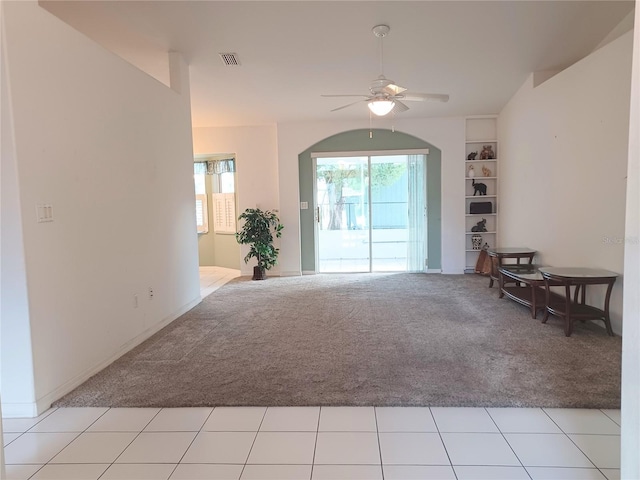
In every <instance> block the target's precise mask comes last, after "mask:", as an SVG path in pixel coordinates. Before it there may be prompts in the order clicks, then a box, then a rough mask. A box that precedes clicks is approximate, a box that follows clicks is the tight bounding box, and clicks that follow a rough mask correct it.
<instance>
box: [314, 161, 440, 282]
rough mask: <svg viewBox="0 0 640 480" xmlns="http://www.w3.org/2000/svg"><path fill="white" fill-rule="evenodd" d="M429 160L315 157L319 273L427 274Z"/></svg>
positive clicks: (317, 263)
mask: <svg viewBox="0 0 640 480" xmlns="http://www.w3.org/2000/svg"><path fill="white" fill-rule="evenodd" d="M427 154H428V150H423V151H411V152H402V151H401V152H364V153H354V152H349V153H348V154H346V153H345V154H340V153H335V152H325V153H317V154H312V158H313V164H314V168H313V171H314V188H315V192H314V207H315V239H316V241H315V245H316V265H317V271H318V272H319V273H335V272H422V271H424V269H425V263H426V245H427V228H426V225H427V218H426V215H427V210H426V187H425V186H426V158H427Z"/></svg>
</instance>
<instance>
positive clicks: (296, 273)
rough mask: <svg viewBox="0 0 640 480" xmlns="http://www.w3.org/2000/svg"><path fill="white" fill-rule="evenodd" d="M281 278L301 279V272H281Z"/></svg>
mask: <svg viewBox="0 0 640 480" xmlns="http://www.w3.org/2000/svg"><path fill="white" fill-rule="evenodd" d="M280 276H281V277H299V276H300V270H285V271H284V272H280Z"/></svg>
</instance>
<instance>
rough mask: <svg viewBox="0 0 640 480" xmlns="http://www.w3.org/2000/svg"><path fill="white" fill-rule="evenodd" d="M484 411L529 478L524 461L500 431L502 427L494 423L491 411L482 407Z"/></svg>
mask: <svg viewBox="0 0 640 480" xmlns="http://www.w3.org/2000/svg"><path fill="white" fill-rule="evenodd" d="M484 411H485V412H487V415H489V418H490V419H491V421H492V422H493V424H494V425H495V426H496V428H497V429H498V432H500V435H501V436H502V438H503V440H504V441H505V443H506V444H507V445H509V449H510V450H511V451H512V452H513V455H514V456H515V457H516V458H517V459H518V462H520V466H521V467H522V469H523V470H524V471H525V473H526V474H527V476H528V477H529V478H532V477H531V474H530V473H529V470H527V468H526V467H525V466H524V463H522V460H520V457H519V456H518V454H517V453H516V451H515V450H514V449H513V447H512V446H511V444H510V443H509V440H507V437H505V435H504V432H503V431H502V429H501V428H500V426H499V425H498V424H497V423H496V421H495V419H494V418H493V417H492V416H491V412H489V410H488V409H487V407H484Z"/></svg>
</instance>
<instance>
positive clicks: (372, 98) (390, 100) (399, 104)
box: [322, 25, 449, 116]
mask: <svg viewBox="0 0 640 480" xmlns="http://www.w3.org/2000/svg"><path fill="white" fill-rule="evenodd" d="M390 30H391V29H390V28H389V26H388V25H376V26H375V27H373V29H372V31H373V34H374V35H375V36H376V37H378V38H379V39H380V70H381V72H382V73H381V74H380V76H379V77H378V78H376V79H375V80H374V81H373V82H371V85H370V86H369V92H370V93H369V95H363V94H343V95H322V96H323V97H364V98H363V99H361V100H357V101H355V102H352V103H348V104H347V105H343V106H341V107H338V108H334V109H333V110H331V111H332V112H335V111H337V110H342V109H343V108H347V107H350V106H352V105H356V104H358V103H361V102H367V106H368V107H369V110H371V112H372V113H373V114H375V115H378V116H384V115H387V114H388V113H389V112H392V111H393V112H394V113H400V112H404V111H406V110H409V107H408V106H407V105H405V104H404V103H403V101H406V102H424V101H425V100H435V101H439V102H448V101H449V95H444V94H440V93H413V92H408V91H407V89H406V88H404V87H401V86H400V85H396V84H395V83H394V82H393V80H389V79H388V78H386V77H385V76H384V68H383V65H384V64H383V52H382V39H383V38H384V37H386V36H387V35H388V34H389V31H390Z"/></svg>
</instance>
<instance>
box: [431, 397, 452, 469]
mask: <svg viewBox="0 0 640 480" xmlns="http://www.w3.org/2000/svg"><path fill="white" fill-rule="evenodd" d="M428 408H429V413H430V414H431V420H433V424H434V425H435V426H436V431H437V432H438V437H440V443H442V448H444V453H446V454H447V458H448V459H449V466H450V467H451V470H452V471H453V476H454V477H455V478H456V480H459V479H458V472H456V469H455V468H454V467H453V462H452V461H451V455H449V450H447V445H446V444H445V443H444V438H442V432H441V431H440V427H439V426H438V422H436V417H435V415H434V414H433V410H431V407H428Z"/></svg>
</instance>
